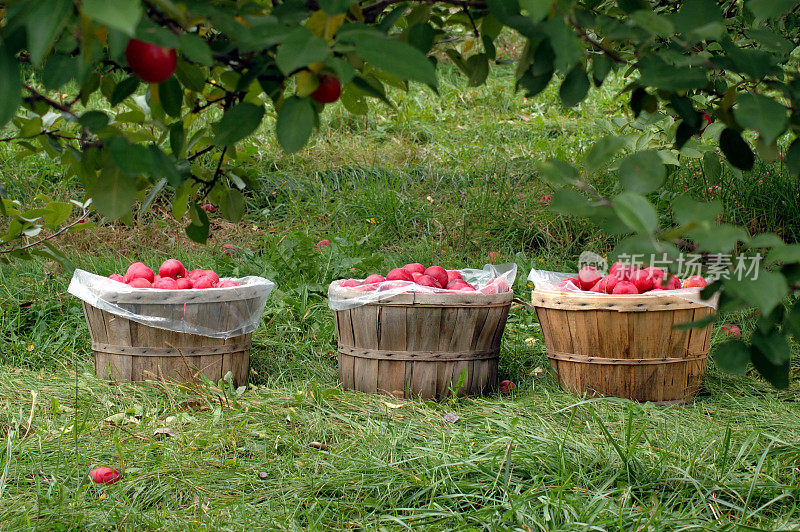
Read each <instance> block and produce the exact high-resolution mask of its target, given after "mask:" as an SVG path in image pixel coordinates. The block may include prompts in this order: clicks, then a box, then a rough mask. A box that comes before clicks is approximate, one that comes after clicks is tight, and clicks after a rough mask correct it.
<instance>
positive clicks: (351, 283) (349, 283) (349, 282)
mask: <svg viewBox="0 0 800 532" xmlns="http://www.w3.org/2000/svg"><path fill="white" fill-rule="evenodd" d="M339 286H340V287H342V288H353V287H355V286H361V281H359V280H358V279H345V280H344V281H342V282H341V283H339Z"/></svg>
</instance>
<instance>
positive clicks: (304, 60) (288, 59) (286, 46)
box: [275, 27, 328, 76]
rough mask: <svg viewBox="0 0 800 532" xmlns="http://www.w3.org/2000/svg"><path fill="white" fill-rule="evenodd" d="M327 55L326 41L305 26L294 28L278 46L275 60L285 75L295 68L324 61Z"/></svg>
mask: <svg viewBox="0 0 800 532" xmlns="http://www.w3.org/2000/svg"><path fill="white" fill-rule="evenodd" d="M327 56H328V43H327V42H325V39H321V38H319V37H317V36H315V35H314V34H313V33H311V32H310V31H309V30H307V29H306V28H302V27H301V28H297V29H296V30H294V31H293V32H292V33H291V34H290V35H289V36H288V37H287V38H286V40H285V41H283V44H281V45H280V46H279V47H278V54H277V56H276V57H275V62H276V63H277V65H278V68H280V69H281V72H283V73H284V74H286V75H287V76H288V75H289V74H291V73H292V72H294V71H295V70H297V69H299V68H302V67H305V66H308V65H312V64H314V63H319V62H320V61H324V60H325V58H326V57H327Z"/></svg>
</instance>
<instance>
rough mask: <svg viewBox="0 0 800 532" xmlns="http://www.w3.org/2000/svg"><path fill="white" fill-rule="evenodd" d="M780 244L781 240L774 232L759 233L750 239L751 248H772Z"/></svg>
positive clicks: (782, 243)
mask: <svg viewBox="0 0 800 532" xmlns="http://www.w3.org/2000/svg"><path fill="white" fill-rule="evenodd" d="M782 245H784V242H783V240H781V238H780V237H779V236H778V235H776V234H775V233H759V234H757V235H756V236H754V237H753V238H751V239H750V247H751V248H774V247H779V246H782Z"/></svg>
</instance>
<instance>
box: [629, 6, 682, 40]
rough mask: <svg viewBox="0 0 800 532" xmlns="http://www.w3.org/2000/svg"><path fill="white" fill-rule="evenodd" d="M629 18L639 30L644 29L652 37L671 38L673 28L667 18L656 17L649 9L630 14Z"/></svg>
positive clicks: (673, 31)
mask: <svg viewBox="0 0 800 532" xmlns="http://www.w3.org/2000/svg"><path fill="white" fill-rule="evenodd" d="M648 7H649V6H648ZM630 17H631V20H633V21H634V22H635V23H636V24H637V25H638V26H639V27H640V28H644V29H645V30H647V31H649V32H650V33H652V34H653V35H658V36H659V37H671V36H672V34H674V33H675V26H674V25H673V24H672V22H670V20H669V19H668V18H667V17H665V16H662V15H657V14H655V13H653V12H652V11H651V10H650V9H640V10H638V11H635V12H633V13H631V15H630Z"/></svg>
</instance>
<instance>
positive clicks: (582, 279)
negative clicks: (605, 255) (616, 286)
mask: <svg viewBox="0 0 800 532" xmlns="http://www.w3.org/2000/svg"><path fill="white" fill-rule="evenodd" d="M602 278H603V276H602V275H600V272H598V271H597V268H595V267H594V266H584V267H583V268H581V270H580V271H579V272H578V283H579V284H580V287H581V288H583V289H584V290H591V288H592V287H593V286H594V285H596V284H597V283H598V282H599V281H600V279H602Z"/></svg>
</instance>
